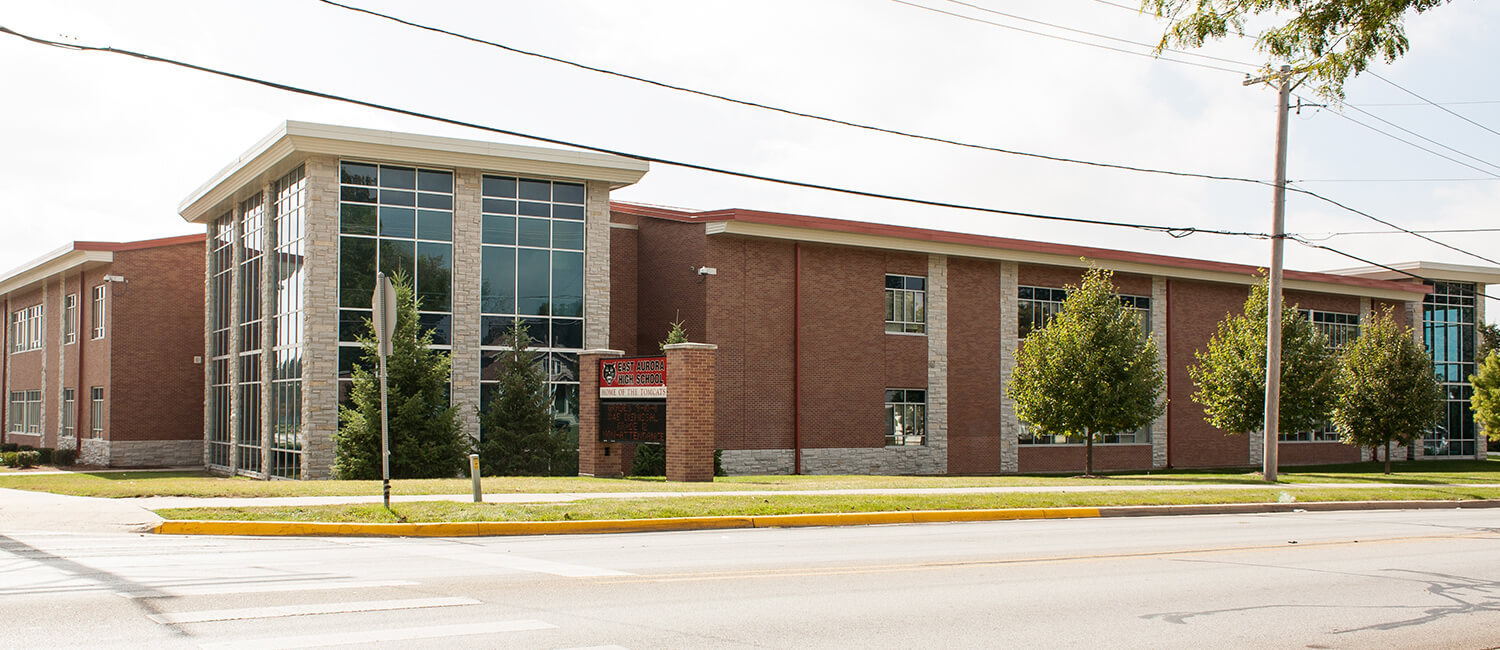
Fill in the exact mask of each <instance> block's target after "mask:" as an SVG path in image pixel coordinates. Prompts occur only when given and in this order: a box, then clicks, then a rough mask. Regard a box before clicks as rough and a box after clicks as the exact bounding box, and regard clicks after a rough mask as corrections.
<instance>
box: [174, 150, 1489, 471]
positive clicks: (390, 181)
mask: <svg viewBox="0 0 1500 650" xmlns="http://www.w3.org/2000/svg"><path fill="white" fill-rule="evenodd" d="M646 171H647V167H646V164H645V163H643V162H640V161H635V160H631V159H626V158H621V157H615V156H607V155H598V154H586V153H578V152H572V151H559V150H553V149H542V148H533V147H519V146H510V145H499V144H493V143H487V142H476V141H469V140H458V139H451V138H438V137H429V136H418V135H410V134H401V133H390V132H383V131H371V130H365V129H354V128H347V127H335V126H326V125H318V124H307V123H299V122H287V123H285V124H284V125H283V126H281V127H280V128H278V129H277V130H276V131H275V132H273V133H272V134H270V135H269V136H268V137H267V138H265V139H264V140H262V141H261V142H260V143H258V144H257V145H255V147H253V148H252V149H251V150H250V151H248V152H247V153H246V154H244V155H243V156H241V157H240V158H239V159H238V160H237V161H236V162H235V163H234V164H232V165H231V166H230V167H228V168H226V169H225V170H223V171H221V172H220V173H219V174H217V175H216V176H214V177H213V178H212V179H211V180H210V181H209V182H208V183H206V184H205V185H204V186H203V187H202V188H200V189H199V190H197V191H196V192H194V193H193V194H192V195H191V196H190V197H189V198H188V199H187V200H186V201H185V202H184V203H183V205H182V207H181V210H180V212H181V214H182V216H183V217H184V218H185V219H187V220H189V221H191V222H195V223H202V224H205V225H206V226H207V227H208V237H207V245H206V248H205V250H204V251H203V253H204V255H205V259H206V264H205V279H206V283H207V287H208V288H207V291H206V295H205V301H204V305H205V313H204V327H203V342H204V347H203V349H202V351H201V352H202V354H203V356H204V358H205V359H206V364H205V367H204V369H205V371H206V372H205V374H204V376H203V378H202V381H203V390H204V394H205V400H204V403H203V414H202V417H203V421H204V434H203V439H204V442H205V445H204V456H203V461H204V463H205V464H207V465H208V466H209V467H210V468H212V469H215V470H217V471H222V472H226V473H228V472H233V473H241V474H247V475H252V476H271V477H285V478H297V477H302V478H314V477H324V476H327V475H328V474H329V467H330V465H331V463H332V458H333V450H332V447H331V445H332V442H331V441H332V434H333V431H334V429H335V428H336V426H337V422H338V416H337V413H338V405H339V403H340V401H341V399H342V398H343V396H344V394H345V392H346V391H347V383H348V378H349V376H350V371H351V368H352V367H353V364H355V363H356V361H357V358H358V344H357V342H356V337H357V336H358V334H359V332H360V331H361V329H362V328H363V327H364V320H365V319H366V318H368V315H369V311H368V310H369V301H370V294H371V289H372V287H373V279H374V274H375V272H376V271H377V270H380V271H384V272H386V273H388V274H391V273H396V272H402V273H405V274H407V275H408V276H409V277H411V278H412V279H413V281H414V283H415V288H416V293H417V297H418V299H419V300H420V301H421V304H420V308H419V311H420V314H421V322H422V324H423V327H425V328H427V329H428V330H430V331H432V332H433V340H434V343H433V344H434V346H435V347H438V348H440V349H442V350H446V351H450V352H451V353H452V355H453V357H452V358H453V373H452V398H453V399H454V400H456V401H457V402H460V403H462V404H464V405H465V407H464V408H463V409H461V410H460V411H461V413H463V417H464V426H465V428H466V430H467V431H468V432H469V433H470V434H471V435H473V436H476V437H477V436H478V435H479V424H478V417H477V414H476V410H475V408H474V407H476V406H478V405H480V404H481V403H482V402H483V401H484V400H486V399H488V398H489V395H488V393H489V392H491V390H492V387H493V386H494V385H495V382H496V381H497V380H498V377H499V375H498V368H499V366H498V362H499V358H500V352H501V351H502V350H503V347H502V345H503V343H502V341H503V335H504V333H505V330H506V329H507V327H508V325H509V324H510V323H511V321H512V320H513V319H516V318H519V319H521V320H522V321H523V322H524V323H525V324H526V325H527V327H528V328H529V329H530V331H531V334H532V337H533V339H534V341H535V342H536V345H535V347H536V348H537V349H538V350H539V351H540V352H541V353H542V356H543V358H544V359H545V364H546V369H547V378H548V390H549V391H550V394H551V396H552V399H553V405H554V411H555V420H556V421H557V422H559V423H562V424H575V425H576V423H577V422H578V413H577V409H578V404H579V401H580V394H581V393H580V391H581V390H597V387H592V386H584V387H582V388H580V386H579V383H578V382H579V376H580V373H579V367H578V363H579V362H578V354H579V352H581V351H584V350H590V349H600V350H602V349H614V350H621V351H624V352H625V353H626V354H631V355H648V354H655V353H657V352H658V350H659V347H658V346H659V344H660V342H661V341H662V340H664V339H665V338H666V336H667V332H668V329H669V327H670V325H671V323H673V322H682V323H684V325H685V327H686V330H687V333H688V337H689V339H690V340H692V341H696V342H706V343H711V344H714V345H717V346H718V349H717V358H716V361H715V363H716V368H717V369H716V374H715V380H714V388H715V390H714V395H715V397H714V402H713V403H714V407H713V408H714V422H715V431H714V443H715V445H714V446H715V447H716V448H717V449H719V450H721V451H722V464H723V468H724V470H725V471H726V472H727V473H730V474H745V473H791V472H803V473H846V472H847V473H891V474H978V473H1005V472H1047V471H1076V469H1077V468H1079V467H1082V465H1083V463H1082V457H1083V453H1084V450H1083V445H1082V444H1081V443H1080V442H1079V441H1076V440H1073V439H1071V438H1069V437H1067V436H1038V435H1033V434H1031V433H1030V432H1029V431H1028V428H1027V426H1026V424H1025V423H1023V422H1021V421H1019V420H1018V419H1017V418H1016V416H1015V410H1014V407H1013V405H1012V404H1011V403H1010V401H1009V398H1008V397H1007V396H1006V394H1005V388H1004V387H1005V383H1006V382H1007V381H1008V380H1009V377H1010V375H1011V373H1012V371H1013V370H1014V367H1015V356H1016V350H1017V349H1018V346H1019V345H1020V344H1021V342H1022V340H1023V339H1024V338H1025V337H1026V335H1027V334H1029V333H1030V332H1031V331H1033V330H1035V329H1037V328H1041V327H1045V326H1046V323H1047V321H1048V319H1049V317H1050V315H1051V314H1053V313H1055V312H1056V311H1057V310H1058V309H1059V307H1060V305H1061V302H1062V301H1063V300H1064V299H1065V297H1066V295H1067V294H1066V289H1065V287H1067V286H1069V285H1075V284H1078V282H1079V281H1080V278H1081V275H1082V273H1083V271H1084V270H1085V269H1086V268H1087V267H1088V265H1089V264H1090V263H1092V264H1096V265H1098V266H1101V267H1103V268H1108V269H1111V270H1113V271H1114V272H1115V275H1114V283H1115V287H1116V290H1117V291H1118V292H1119V294H1120V296H1121V300H1122V301H1125V302H1126V304H1127V305H1128V306H1129V307H1131V308H1132V309H1134V310H1136V311H1137V312H1138V313H1139V314H1140V315H1141V317H1142V322H1143V323H1144V324H1146V326H1147V329H1148V330H1149V332H1150V334H1151V336H1152V337H1154V339H1155V341H1156V347H1157V349H1158V351H1159V356H1160V360H1161V363H1162V364H1163V367H1164V368H1166V370H1167V394H1166V396H1167V397H1169V398H1170V400H1171V402H1170V404H1169V406H1168V408H1167V410H1166V412H1165V413H1164V414H1163V416H1162V417H1160V418H1158V419H1157V420H1156V421H1155V422H1153V423H1152V424H1151V425H1150V426H1147V427H1143V428H1141V429H1139V430H1136V431H1122V432H1117V433H1114V434H1111V435H1109V436H1106V437H1105V439H1104V441H1103V443H1102V444H1099V445H1096V447H1095V450H1094V454H1095V466H1096V468H1097V469H1101V470H1124V469H1150V468H1162V467H1236V466H1251V465H1256V464H1259V462H1260V458H1261V453H1262V450H1261V448H1260V445H1261V444H1262V440H1261V438H1260V437H1259V436H1254V435H1250V436H1243V435H1242V436H1231V435H1226V434H1224V433H1223V432H1221V431H1218V430H1216V429H1214V428H1213V427H1211V426H1209V425H1208V424H1207V423H1206V422H1205V421H1204V418H1203V411H1202V408H1201V407H1200V406H1198V405H1197V404H1195V403H1194V402H1193V401H1192V399H1191V397H1190V395H1191V394H1192V392H1193V386H1192V384H1191V380H1190V379H1189V377H1188V372H1187V367H1188V366H1189V365H1190V364H1191V363H1192V362H1193V353H1194V352H1195V351H1196V350H1198V349H1200V348H1202V347H1203V346H1204V344H1205V343H1206V342H1207V341H1208V339H1209V337H1210V336H1211V334H1212V333H1213V332H1214V330H1215V327H1216V326H1217V324H1218V322H1219V321H1220V320H1222V319H1223V318H1225V317H1226V315H1228V314H1230V313H1234V312H1238V311H1239V310H1240V308H1241V306H1242V304H1243V303H1244V301H1245V298H1246V296H1247V295H1248V291H1249V287H1250V286H1251V285H1252V284H1253V283H1254V282H1256V281H1257V270H1256V269H1255V268H1254V267H1250V266H1244V265H1236V264H1226V263H1222V262H1214V261H1204V260H1194V259H1185V258H1179V257H1169V256H1162V255H1150V254H1144V253H1137V252H1132V251H1119V250H1109V249H1103V248H1090V247H1079V246H1070V245H1062V244H1054V243H1047V242H1034V241H1022V240H1016V239H1007V238H999V237H985V236H977V235H968V234H959V233H952V232H944V231H938V230H926V229H918V228H906V227H898V226H887V225H879V224H871V223H861V222H856V221H847V220H838V219H826V218H818V217H809V216H800V215H790V214H777V213H768V212H757V211H751V210H717V211H708V212H690V211H682V210H674V209H667V208H660V207H652V206H643V205H633V204H629V203H623V202H611V201H610V196H609V193H610V191H612V190H614V189H618V188H621V187H624V186H627V185H630V184H632V183H634V182H636V181H637V180H639V179H640V178H641V177H642V176H643V175H644V174H645V173H646ZM1412 269H1414V270H1413V272H1415V273H1418V274H1419V275H1422V276H1424V277H1428V278H1432V279H1434V280H1436V282H1435V283H1433V284H1423V283H1421V282H1419V281H1411V280H1410V279H1407V278H1403V277H1390V276H1387V275H1382V273H1385V271H1384V270H1383V269H1381V270H1370V269H1352V270H1349V271H1343V272H1337V273H1310V272H1298V271H1288V272H1287V273H1286V287H1287V291H1286V298H1287V300H1288V302H1289V303H1295V304H1297V305H1298V306H1299V307H1300V308H1301V309H1303V310H1304V312H1305V314H1306V315H1307V316H1308V317H1309V318H1310V319H1311V320H1312V321H1313V322H1314V323H1315V324H1317V326H1318V327H1319V328H1321V329H1322V330H1323V331H1324V332H1325V333H1327V334H1328V335H1329V338H1330V340H1331V341H1333V342H1334V343H1335V344H1337V343H1339V342H1345V341H1348V340H1351V339H1352V337H1356V336H1358V332H1359V324H1360V323H1361V322H1363V321H1366V320H1368V319H1369V318H1370V314H1371V313H1372V312H1373V311H1374V310H1377V309H1382V308H1384V307H1385V306H1390V307H1392V308H1393V309H1394V310H1395V312H1396V313H1397V314H1398V315H1399V316H1400V318H1403V319H1406V320H1407V321H1408V322H1410V323H1411V324H1412V325H1413V326H1414V327H1415V328H1416V332H1417V333H1416V335H1417V336H1420V337H1423V339H1424V341H1425V342H1426V344H1427V347H1428V349H1429V350H1430V351H1431V352H1432V354H1433V355H1434V358H1435V359H1437V360H1438V364H1439V365H1438V368H1439V370H1440V371H1442V372H1444V373H1446V374H1445V375H1444V378H1445V381H1447V385H1448V388H1449V395H1450V400H1449V402H1450V403H1449V409H1448V411H1447V412H1445V415H1444V418H1445V419H1444V420H1443V421H1442V422H1441V423H1440V424H1439V426H1436V427H1435V428H1434V430H1433V432H1432V433H1431V435H1429V436H1428V437H1427V439H1426V440H1425V441H1424V444H1422V445H1416V446H1414V447H1413V448H1412V449H1410V450H1403V453H1407V454H1409V455H1411V456H1413V457H1417V458H1435V457H1445V458H1476V457H1483V454H1484V450H1483V445H1480V444H1477V443H1476V438H1477V436H1476V433H1475V429H1474V426H1473V417H1472V414H1471V413H1470V412H1469V410H1468V403H1467V399H1468V394H1469V392H1468V390H1469V389H1468V387H1467V384H1466V383H1465V382H1466V378H1467V376H1468V374H1467V373H1468V372H1471V371H1472V368H1473V362H1474V358H1473V357H1474V345H1475V341H1476V340H1477V333H1476V332H1475V324H1476V323H1480V322H1483V313H1482V301H1480V300H1476V293H1479V292H1482V291H1483V289H1484V286H1485V285H1486V284H1490V283H1495V282H1500V269H1493V268H1488V267H1469V266H1452V265H1435V264H1431V263H1418V264H1416V265H1414V266H1413V267H1412ZM588 374H589V375H590V376H592V375H593V374H594V373H588ZM1280 444H1281V446H1280V450H1279V451H1280V458H1281V462H1282V463H1283V464H1288V465H1293V464H1307V463H1324V462H1345V461H1355V460H1359V459H1360V458H1362V457H1368V454H1367V453H1366V452H1364V451H1363V450H1361V449H1358V448H1355V447H1351V446H1347V445H1343V444H1341V443H1339V442H1338V436H1337V434H1336V433H1334V432H1332V431H1331V430H1323V431H1308V432H1296V433H1289V434H1286V435H1285V436H1284V437H1283V441H1282V442H1281V443H1280ZM621 451H622V452H623V453H626V454H629V453H631V450H630V449H629V448H628V445H627V446H625V447H623V448H621ZM627 466H628V465H627Z"/></svg>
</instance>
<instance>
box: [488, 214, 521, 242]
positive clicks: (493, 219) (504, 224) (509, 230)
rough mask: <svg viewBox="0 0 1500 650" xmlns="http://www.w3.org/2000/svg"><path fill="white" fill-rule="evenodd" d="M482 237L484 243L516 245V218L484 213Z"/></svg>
mask: <svg viewBox="0 0 1500 650" xmlns="http://www.w3.org/2000/svg"><path fill="white" fill-rule="evenodd" d="M483 218H484V223H483V225H482V226H481V229H482V230H483V233H482V235H481V236H482V237H483V239H484V243H486V244H504V245H506V246H514V245H516V218H515V217H501V216H495V215H492V214H487V215H484V217H483Z"/></svg>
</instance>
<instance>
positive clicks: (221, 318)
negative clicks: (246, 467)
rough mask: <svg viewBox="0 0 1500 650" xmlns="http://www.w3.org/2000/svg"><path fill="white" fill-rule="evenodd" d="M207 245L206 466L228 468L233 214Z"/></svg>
mask: <svg viewBox="0 0 1500 650" xmlns="http://www.w3.org/2000/svg"><path fill="white" fill-rule="evenodd" d="M209 246H210V247H211V249H210V252H209V260H208V263H209V267H210V270H209V273H210V276H209V277H210V278H211V279H210V281H209V301H210V302H209V330H210V331H209V351H208V352H209V354H208V356H209V366H208V372H209V378H208V383H209V388H208V400H209V418H208V464H210V465H213V466H216V467H222V468H226V469H227V468H229V467H230V451H231V450H230V441H231V440H232V434H231V431H232V427H233V423H232V421H231V417H232V415H231V412H230V410H229V407H230V399H229V392H230V390H232V386H231V385H230V383H229V382H230V373H229V364H230V363H233V359H232V357H231V354H232V351H231V350H230V349H229V329H230V328H231V327H233V326H234V323H233V322H232V321H231V320H230V301H231V300H233V298H234V272H233V270H234V269H233V267H234V213H233V212H228V213H225V214H224V215H223V216H221V217H219V218H218V219H215V220H214V222H213V226H212V228H211V229H210V239H209Z"/></svg>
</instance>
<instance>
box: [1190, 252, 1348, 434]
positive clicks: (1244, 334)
mask: <svg viewBox="0 0 1500 650" xmlns="http://www.w3.org/2000/svg"><path fill="white" fill-rule="evenodd" d="M1269 295H1270V291H1269V289H1268V288H1267V280H1266V279H1265V278H1262V279H1261V281H1260V283H1258V284H1256V285H1255V286H1254V287H1252V288H1251V290H1250V297H1249V298H1248V299H1247V300H1245V310H1244V312H1243V313H1240V314H1236V315H1233V316H1230V317H1229V318H1227V319H1225V320H1224V321H1222V322H1220V323H1219V329H1218V331H1217V332H1215V333H1214V335H1213V337H1212V338H1210V339H1209V340H1208V346H1207V347H1206V348H1205V349H1202V350H1199V351H1198V352H1197V353H1196V354H1195V356H1196V357H1197V359H1198V363H1197V364H1195V365H1193V366H1191V367H1189V368H1188V375H1189V376H1191V377H1192V379H1193V384H1194V385H1195V386H1196V387H1197V390H1196V391H1195V392H1194V393H1193V401H1195V402H1197V403H1199V404H1201V405H1203V414H1204V416H1205V419H1207V420H1208V423H1209V424H1212V425H1214V426H1215V427H1218V428H1219V429H1220V430H1223V431H1225V432H1228V433H1232V434H1241V433H1250V432H1252V431H1261V430H1263V427H1264V426H1265V420H1266V412H1265V400H1266V313H1267V311H1268V310H1269V309H1270V306H1269ZM1337 371H1338V359H1337V357H1335V356H1334V355H1333V353H1332V351H1331V350H1330V349H1329V346H1328V337H1326V336H1324V335H1323V333H1322V332H1320V331H1318V329H1317V328H1316V327H1314V326H1313V324H1312V323H1310V322H1308V320H1307V319H1306V318H1303V317H1302V315H1301V314H1299V313H1298V312H1297V308H1296V306H1294V305H1288V304H1285V303H1283V306H1282V310H1281V393H1280V394H1281V410H1280V421H1279V424H1280V425H1281V430H1282V431H1286V432H1293V431H1312V430H1315V429H1317V428H1319V427H1322V426H1323V423H1324V422H1327V420H1328V414H1329V411H1330V410H1331V409H1332V408H1333V382H1334V375H1335V373H1336V372H1337Z"/></svg>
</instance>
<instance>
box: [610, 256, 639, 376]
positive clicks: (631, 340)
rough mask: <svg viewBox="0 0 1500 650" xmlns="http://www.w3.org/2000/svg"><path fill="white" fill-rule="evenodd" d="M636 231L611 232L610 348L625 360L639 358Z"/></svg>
mask: <svg viewBox="0 0 1500 650" xmlns="http://www.w3.org/2000/svg"><path fill="white" fill-rule="evenodd" d="M636 243H637V242H636V231H634V230H627V229H624V228H611V229H610V231H609V258H610V261H609V347H610V348H611V349H614V350H622V351H624V352H625V354H626V356H636V355H638V354H640V352H639V351H638V350H637V348H638V347H639V345H638V341H637V340H636V320H637V319H638V318H639V315H638V312H637V311H636V305H637V294H636V287H637V286H638V285H637V280H638V271H637V269H636V261H637V260H638V259H639V258H638V257H637V255H636Z"/></svg>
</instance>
